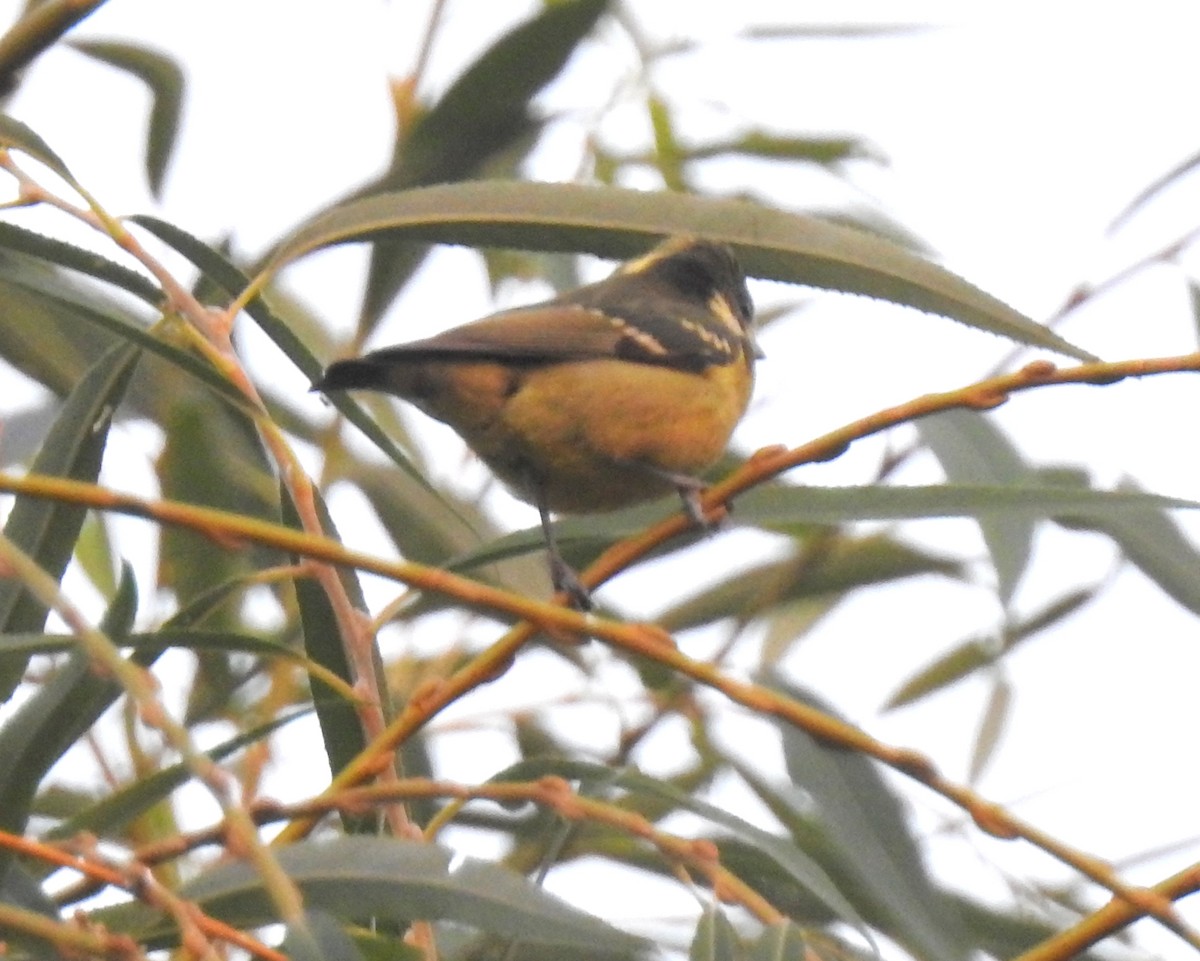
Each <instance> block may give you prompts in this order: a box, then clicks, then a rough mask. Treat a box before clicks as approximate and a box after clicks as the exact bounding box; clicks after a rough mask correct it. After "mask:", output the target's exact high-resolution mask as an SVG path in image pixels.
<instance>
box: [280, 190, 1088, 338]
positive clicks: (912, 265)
mask: <svg viewBox="0 0 1200 961" xmlns="http://www.w3.org/2000/svg"><path fill="white" fill-rule="evenodd" d="M677 233H697V234H702V235H704V236H706V237H709V238H711V239H713V240H719V241H724V242H726V243H729V244H731V245H733V246H734V247H735V248H736V249H737V251H738V254H739V256H740V258H741V260H742V263H743V264H744V266H745V267H746V269H747V271H748V272H749V273H751V274H753V275H755V276H758V277H766V278H770V279H773V280H783V281H788V282H791V283H797V284H805V285H808V286H812V287H824V288H828V289H832V290H839V291H845V292H848V293H856V294H865V295H867V296H870V297H876V298H879V299H882V300H888V301H892V302H895V303H898V304H904V305H907V306H910V307H916V308H919V309H921V310H926V311H930V312H932V313H935V314H942V315H944V316H947V317H951V318H954V319H955V320H959V321H961V322H963V323H965V324H968V325H969V326H972V327H977V328H979V329H981V330H987V331H991V332H992V333H995V334H1000V335H1002V336H1005V337H1009V338H1011V339H1013V340H1015V341H1018V342H1019V343H1025V344H1031V345H1034V346H1039V347H1045V348H1047V349H1050V350H1056V351H1059V352H1061V353H1064V354H1067V355H1069V356H1072V357H1077V358H1085V359H1092V355H1090V354H1088V353H1087V352H1086V351H1082V350H1079V349H1078V348H1076V347H1074V346H1073V345H1071V344H1069V343H1068V342H1067V341H1065V340H1063V339H1062V338H1061V337H1059V336H1058V335H1057V334H1055V333H1054V332H1053V331H1051V330H1049V329H1047V328H1045V327H1042V326H1040V325H1038V324H1036V323H1034V322H1033V321H1032V320H1030V319H1029V318H1027V317H1025V316H1024V315H1022V314H1020V313H1019V312H1017V311H1015V310H1013V309H1012V308H1011V307H1009V306H1008V305H1007V304H1004V303H1003V302H1001V301H1000V300H997V299H996V298H995V297H992V296H991V295H990V294H986V293H984V292H983V291H981V290H979V289H978V288H977V287H975V286H973V285H972V284H970V283H968V282H967V281H965V280H963V279H962V278H960V277H958V276H956V275H954V274H952V273H950V272H949V271H947V270H945V269H944V268H942V267H939V266H937V265H936V264H934V263H932V262H930V261H928V260H925V259H923V258H921V257H918V256H917V255H915V254H914V253H912V252H911V251H909V250H906V249H904V248H903V247H900V246H898V245H896V244H893V243H891V242H889V241H887V240H884V239H883V238H881V237H878V236H875V235H873V234H868V233H863V232H860V231H856V230H853V229H850V228H847V227H841V226H837V225H834V224H831V223H828V222H827V221H823V220H819V219H817V218H815V217H805V216H801V215H799V214H791V213H785V212H783V211H779V210H773V209H771V208H769V207H763V206H761V205H759V204H755V203H751V202H749V201H742V200H724V199H713V198H711V197H698V196H692V195H687V194H679V193H646V192H643V191H637V190H625V189H621V188H616V187H600V186H579V185H576V184H548V183H517V182H512V181H476V182H468V183H457V184H443V185H439V186H434V187H425V188H420V189H416V190H408V191H403V192H400V193H391V194H381V195H378V196H372V197H366V198H362V199H359V200H353V201H350V202H349V203H347V204H345V205H343V206H341V207H337V208H334V209H333V210H330V211H328V212H326V213H325V214H322V215H319V216H318V217H316V218H314V219H313V220H311V221H310V222H309V223H307V224H306V225H304V226H302V227H301V228H300V229H299V230H298V231H296V232H295V233H294V234H293V235H292V236H291V237H289V238H287V239H286V240H285V241H284V242H283V243H282V245H281V246H280V248H279V249H278V250H277V252H276V254H275V257H274V259H273V260H272V262H271V264H270V265H269V267H268V270H269V271H276V270H278V269H280V268H281V267H282V266H283V265H284V264H286V263H288V262H289V261H292V260H295V259H296V258H297V257H300V256H303V255H304V254H307V253H310V252H312V251H314V250H318V249H320V248H322V247H328V246H332V245H334V244H341V243H349V242H356V241H365V240H371V239H376V238H378V237H381V236H391V237H403V238H406V239H411V240H419V241H424V242H435V243H456V244H470V245H472V246H498V247H519V248H526V249H533V250H576V251H588V252H590V253H595V254H599V255H601V256H609V257H611V256H618V257H629V256H632V255H634V254H637V253H641V252H643V251H644V250H645V248H646V247H647V246H649V245H650V244H651V243H652V242H653V241H655V240H657V239H659V238H661V237H662V236H663V235H664V234H677Z"/></svg>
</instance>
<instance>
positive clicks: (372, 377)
mask: <svg viewBox="0 0 1200 961" xmlns="http://www.w3.org/2000/svg"><path fill="white" fill-rule="evenodd" d="M387 381H388V369H387V366H386V365H384V364H380V363H379V362H378V361H373V360H368V359H365V358H362V359H358V358H356V359H353V360H339V361H336V362H335V363H332V364H330V365H329V367H328V368H326V370H325V373H324V374H323V375H322V377H321V379H320V380H318V381H317V382H316V383H315V384H313V385H312V389H313V390H319V391H321V392H322V393H328V392H329V391H331V390H357V389H359V388H363V389H366V390H383V389H384V388H386V387H387Z"/></svg>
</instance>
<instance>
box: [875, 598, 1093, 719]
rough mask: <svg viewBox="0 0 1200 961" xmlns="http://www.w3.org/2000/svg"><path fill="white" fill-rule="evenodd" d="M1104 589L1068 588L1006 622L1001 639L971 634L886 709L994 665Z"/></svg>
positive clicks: (917, 676)
mask: <svg viewBox="0 0 1200 961" xmlns="http://www.w3.org/2000/svg"><path fill="white" fill-rule="evenodd" d="M1102 589H1103V584H1095V585H1092V586H1091V587H1082V588H1079V589H1078V590H1074V591H1068V592H1067V593H1066V594H1064V595H1063V596H1062V597H1059V598H1055V599H1054V600H1053V601H1051V602H1050V603H1049V604H1047V605H1046V606H1045V607H1043V608H1040V609H1039V610H1037V611H1035V612H1034V613H1033V614H1031V615H1029V616H1028V617H1025V618H1022V619H1021V620H1019V621H1015V622H1007V623H1006V624H1005V625H1004V630H1003V633H1002V636H1001V637H1000V639H999V641H997V640H996V639H995V638H981V637H972V638H969V639H968V640H966V641H963V642H962V643H960V644H956V645H955V646H954V647H952V648H951V649H950V650H949V651H947V652H946V653H945V654H942V655H941V656H939V657H937V658H935V659H934V660H933V661H932V662H931V663H930V664H928V665H927V666H926V667H923V668H921V669H920V670H918V671H917V672H916V673H914V674H913V675H912V677H910V678H909V679H908V680H906V681H904V683H903V684H901V685H900V686H899V687H898V688H896V691H895V693H894V694H892V695H891V697H889V698H888V699H887V701H886V703H885V704H884V710H885V711H889V710H891V709H893V708H896V707H902V706H903V705H905V704H911V703H913V702H914V701H918V700H920V699H921V698H923V697H926V696H927V695H929V694H932V693H934V692H935V691H940V690H942V689H943V688H945V687H949V686H950V685H951V684H954V683H956V682H958V681H961V680H962V679H963V678H965V677H969V676H970V675H971V674H973V673H975V672H976V671H978V670H980V669H981V668H984V667H989V666H991V665H992V664H994V663H995V662H996V659H997V658H998V657H1001V656H1002V655H1004V654H1007V653H1008V652H1009V651H1011V650H1012V649H1013V648H1015V647H1016V646H1017V645H1018V644H1021V643H1023V642H1025V641H1027V640H1029V639H1030V638H1031V637H1035V636H1036V635H1037V634H1038V633H1039V632H1041V631H1044V630H1045V629H1046V628H1048V627H1051V626H1053V625H1055V624H1058V623H1059V622H1061V621H1062V620H1064V619H1065V618H1067V617H1070V616H1071V615H1072V614H1074V613H1075V612H1076V611H1077V610H1079V608H1081V607H1083V605H1084V604H1087V603H1089V602H1090V601H1092V600H1093V599H1095V597H1096V596H1097V595H1098V594H1099V593H1100V591H1101V590H1102Z"/></svg>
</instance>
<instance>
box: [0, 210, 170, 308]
mask: <svg viewBox="0 0 1200 961" xmlns="http://www.w3.org/2000/svg"><path fill="white" fill-rule="evenodd" d="M0 248H3V249H5V250H11V251H16V252H17V253H22V254H28V255H29V256H31V257H36V258H38V259H39V260H44V261H46V262H47V263H51V264H54V265H56V266H58V267H66V268H68V269H70V270H75V271H78V272H79V273H81V274H87V275H88V276H89V277H93V278H95V279H96V280H99V281H102V282H103V283H106V284H111V285H112V286H114V287H118V288H120V289H121V290H125V291H128V292H129V293H131V294H133V295H134V296H135V297H137V298H138V299H139V300H143V301H145V302H146V303H148V304H151V305H153V306H155V307H158V306H159V305H160V304H161V302H162V299H163V293H162V290H161V288H160V287H159V286H158V284H156V283H154V281H152V280H150V279H149V278H148V277H146V276H144V275H143V274H140V273H138V272H137V271H136V270H130V269H129V268H128V267H126V266H124V265H122V264H118V263H117V262H116V261H113V260H109V259H108V258H107V257H105V256H103V255H101V254H98V253H96V252H95V251H93V250H87V249H86V248H84V247H76V246H75V245H74V244H68V243H66V242H65V241H62V240H58V239H57V238H54V237H47V236H44V235H43V234H39V233H36V232H35V231H32V230H26V229H25V228H24V227H18V226H17V225H16V224H10V223H0Z"/></svg>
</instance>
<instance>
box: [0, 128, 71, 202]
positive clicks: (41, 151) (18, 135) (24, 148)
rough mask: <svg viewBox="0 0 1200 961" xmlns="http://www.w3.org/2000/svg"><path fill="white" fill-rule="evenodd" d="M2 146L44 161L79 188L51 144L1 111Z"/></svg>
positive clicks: (0, 144) (0, 140)
mask: <svg viewBox="0 0 1200 961" xmlns="http://www.w3.org/2000/svg"><path fill="white" fill-rule="evenodd" d="M0 147H7V148H9V149H11V150H19V151H21V152H22V153H24V154H28V155H29V156H30V157H32V158H33V159H34V160H37V161H39V162H40V163H44V164H45V165H46V166H47V167H49V168H50V169H51V170H53V171H54V172H55V173H56V174H58V175H59V176H60V177H62V179H63V180H65V181H66V182H67V183H69V184H70V185H71V186H72V187H75V188H76V189H78V187H79V183H78V181H76V180H75V177H74V176H73V175H72V173H71V171H70V170H68V169H67V165H66V164H65V163H63V161H62V158H60V157H59V156H58V154H56V153H55V152H54V151H53V150H51V149H50V145H49V144H48V143H46V141H44V140H43V139H42V138H41V137H39V136H38V135H37V134H36V133H34V132H33V131H32V130H30V129H29V127H27V126H25V124H23V123H21V121H20V120H17V119H16V118H15V117H10V116H9V115H8V114H3V113H0Z"/></svg>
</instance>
